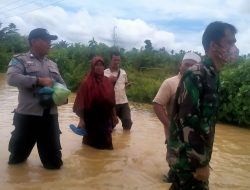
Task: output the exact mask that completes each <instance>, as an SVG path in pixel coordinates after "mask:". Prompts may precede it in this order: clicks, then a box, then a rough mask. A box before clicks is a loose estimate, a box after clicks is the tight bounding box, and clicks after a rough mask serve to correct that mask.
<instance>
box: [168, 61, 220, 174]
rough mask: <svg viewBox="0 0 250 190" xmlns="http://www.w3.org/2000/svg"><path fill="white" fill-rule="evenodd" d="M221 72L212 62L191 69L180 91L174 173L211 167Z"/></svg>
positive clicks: (172, 143)
mask: <svg viewBox="0 0 250 190" xmlns="http://www.w3.org/2000/svg"><path fill="white" fill-rule="evenodd" d="M218 87H219V73H218V72H217V71H216V70H215V68H214V66H213V63H212V61H211V60H210V59H208V58H206V60H205V61H204V62H203V63H202V64H197V65H194V66H193V67H191V68H190V69H189V70H188V71H187V72H186V73H185V74H184V76H183V77H182V79H181V81H180V83H179V86H178V88H177V92H176V97H175V102H174V108H173V117H172V120H171V125H170V138H169V142H168V145H167V148H168V154H167V161H168V163H169V165H170V167H171V168H172V169H173V170H174V171H195V169H196V168H199V167H203V166H206V165H208V164H209V161H210V159H211V155H212V148H213V142H214V132H215V124H216V115H217V109H218Z"/></svg>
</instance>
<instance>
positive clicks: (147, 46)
mask: <svg viewBox="0 0 250 190" xmlns="http://www.w3.org/2000/svg"><path fill="white" fill-rule="evenodd" d="M144 43H145V44H146V45H145V50H148V51H152V50H153V46H152V43H151V41H150V40H145V41H144Z"/></svg>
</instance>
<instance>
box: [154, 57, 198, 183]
mask: <svg viewBox="0 0 250 190" xmlns="http://www.w3.org/2000/svg"><path fill="white" fill-rule="evenodd" d="M200 62H201V58H200V56H199V55H197V54H196V53H194V52H187V53H185V55H184V56H183V58H182V61H181V63H180V68H179V70H180V72H179V73H178V74H177V75H175V76H173V77H171V78H167V79H166V80H165V81H164V82H163V83H162V85H161V87H160V89H159V90H158V92H157V94H156V96H155V98H154V100H153V108H154V111H155V113H156V115H157V117H158V119H159V120H160V121H161V123H162V124H163V127H164V132H165V139H166V140H165V144H167V141H168V136H169V123H170V120H171V114H172V110H173V104H174V98H175V93H176V89H177V87H178V84H179V82H180V79H181V76H182V75H183V74H184V73H185V72H186V70H187V69H188V68H189V67H191V66H192V65H194V64H197V63H200ZM170 178H171V172H169V173H168V174H167V175H164V178H163V180H164V181H165V182H170V181H171V179H170Z"/></svg>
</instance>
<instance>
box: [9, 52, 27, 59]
mask: <svg viewBox="0 0 250 190" xmlns="http://www.w3.org/2000/svg"><path fill="white" fill-rule="evenodd" d="M20 56H25V53H18V54H14V55H13V56H12V58H18V57H20Z"/></svg>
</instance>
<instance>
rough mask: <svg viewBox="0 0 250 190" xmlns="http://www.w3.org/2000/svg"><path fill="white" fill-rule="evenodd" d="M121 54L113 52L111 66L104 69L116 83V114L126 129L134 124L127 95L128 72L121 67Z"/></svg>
mask: <svg viewBox="0 0 250 190" xmlns="http://www.w3.org/2000/svg"><path fill="white" fill-rule="evenodd" d="M120 63H121V56H120V53H119V52H112V53H111V62H110V67H109V68H107V69H105V70H104V75H105V76H107V77H109V78H110V79H111V81H112V82H113V84H114V90H115V101H116V114H117V116H118V117H119V118H120V120H121V122H122V127H123V129H124V130H130V129H131V126H132V124H133V122H132V120H131V113H130V107H129V104H128V98H127V95H126V87H127V86H129V83H128V78H127V73H126V71H125V70H123V69H121V68H120Z"/></svg>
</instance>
